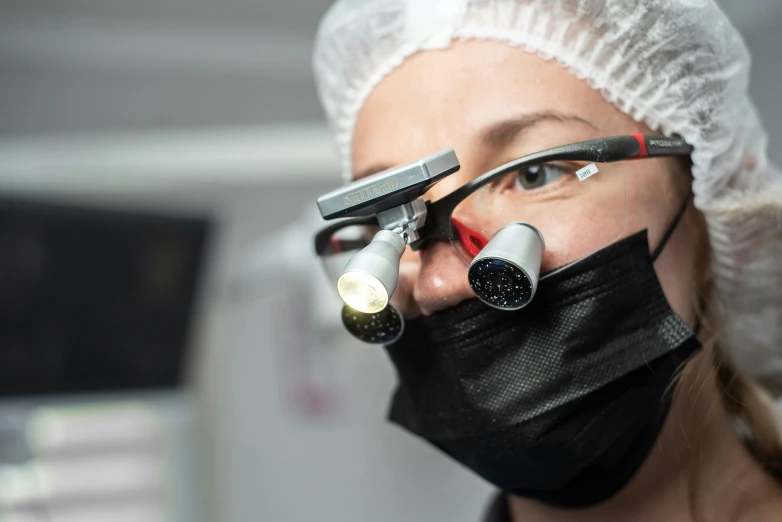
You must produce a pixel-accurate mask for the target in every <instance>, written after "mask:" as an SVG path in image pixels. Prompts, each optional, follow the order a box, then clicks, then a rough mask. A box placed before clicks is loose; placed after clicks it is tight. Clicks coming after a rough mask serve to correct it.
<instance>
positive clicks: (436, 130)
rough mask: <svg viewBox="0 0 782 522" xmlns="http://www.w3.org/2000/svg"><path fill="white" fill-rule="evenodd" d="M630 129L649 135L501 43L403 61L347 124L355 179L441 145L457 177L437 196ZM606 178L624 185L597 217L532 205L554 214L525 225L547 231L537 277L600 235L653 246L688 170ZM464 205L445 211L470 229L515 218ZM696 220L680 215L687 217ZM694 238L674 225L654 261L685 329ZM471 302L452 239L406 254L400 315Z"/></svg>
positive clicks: (669, 165)
mask: <svg viewBox="0 0 782 522" xmlns="http://www.w3.org/2000/svg"><path fill="white" fill-rule="evenodd" d="M634 133H651V131H650V129H648V128H647V127H646V126H645V125H643V124H641V123H638V122H636V121H634V120H633V119H632V118H630V117H629V116H627V115H625V114H623V113H622V112H620V111H619V110H617V109H616V108H615V107H614V106H613V105H611V104H610V103H608V102H607V101H605V100H604V99H603V97H602V96H601V95H600V94H599V93H598V92H596V91H594V90H593V89H592V88H590V87H589V86H588V85H587V83H586V82H584V81H582V80H579V79H577V78H576V77H575V76H573V75H572V74H571V73H570V72H568V71H567V70H566V69H564V68H562V67H559V66H558V65H557V64H556V63H555V62H553V61H545V60H542V59H541V58H539V57H537V56H535V55H533V54H529V53H526V52H524V51H522V50H520V49H517V48H514V47H511V46H508V45H505V44H502V43H498V42H488V41H483V42H478V41H467V42H457V43H455V44H454V45H453V46H452V47H451V48H450V49H447V50H443V51H425V52H420V53H418V54H416V55H414V56H412V57H410V58H408V59H407V60H406V61H405V62H404V63H403V64H402V65H401V66H400V67H398V68H396V69H395V70H394V71H393V72H392V73H391V74H389V75H388V76H387V77H386V78H385V79H384V80H383V81H382V82H381V83H380V84H379V85H378V86H377V87H376V88H375V89H374V91H373V92H372V94H371V95H370V96H369V98H368V99H367V101H366V103H365V105H364V107H363V108H362V110H361V112H360V114H359V116H358V120H357V122H356V130H355V135H354V140H353V158H352V159H353V167H354V176H356V177H362V176H364V175H369V173H372V172H377V171H379V170H384V169H386V168H389V167H392V166H396V165H400V164H403V163H406V162H409V161H413V160H416V159H419V158H421V157H423V156H427V155H429V154H431V153H433V152H436V151H438V150H441V149H444V148H449V147H450V148H453V149H454V150H455V151H456V153H457V155H458V157H459V161H460V163H461V170H460V171H459V172H458V173H456V174H453V175H451V176H449V177H447V178H446V179H445V180H443V181H441V182H440V183H438V184H437V185H435V186H434V187H433V188H432V189H430V191H429V192H427V194H426V198H427V199H431V200H437V199H439V198H441V197H442V196H444V195H446V194H448V193H449V192H451V191H453V190H454V189H455V188H457V187H459V186H460V185H462V184H464V183H465V182H466V181H468V180H469V179H472V178H474V177H476V176H477V175H479V174H482V173H483V172H486V171H488V170H490V169H492V168H494V167H497V166H499V165H502V164H503V163H506V162H508V161H511V160H513V159H516V158H518V157H521V156H524V155H526V154H530V153H533V152H537V151H541V150H545V149H548V148H551V147H555V146H558V145H564V144H567V143H573V142H578V141H584V140H588V139H593V138H599V137H605V136H614V135H622V134H634ZM604 170H605V172H604V174H603V177H604V179H605V180H606V181H604V182H602V183H604V185H603V187H606V188H605V190H606V191H608V190H609V189H610V190H616V188H617V187H621V189H622V191H621V193H622V197H621V198H613V199H609V200H607V201H611V202H610V203H606V204H603V205H602V206H599V207H598V209H599V211H597V212H596V209H595V208H594V207H592V206H590V205H588V204H587V203H583V204H581V203H579V202H580V201H582V200H580V199H576V198H573V199H571V200H570V203H568V204H567V205H560V206H556V205H548V206H546V205H541V206H540V208H544V209H549V208H551V209H556V212H554V211H549V212H538V213H537V214H536V216H535V217H534V219H535V220H540V223H542V224H543V226H544V227H545V228H546V230H545V231H544V237H546V236H549V237H546V252H545V255H544V259H543V266H542V267H541V271H546V270H549V269H552V268H555V267H557V266H561V265H562V264H564V263H566V262H568V261H570V260H572V259H571V257H573V255H574V253H578V257H580V256H582V255H586V254H588V253H591V252H594V251H596V250H598V249H600V248H602V247H604V246H606V244H607V240H606V238H607V237H608V238H610V241H608V242H611V241H613V240H615V239H618V237H617V235H616V234H615V233H614V232H613V231H614V230H621V231H622V236H626V235H628V234H629V233H633V232H637V231H639V230H642V229H644V228H646V229H648V230H649V243H650V246H651V248H652V249H654V248H655V247H656V246H657V244H658V243H659V242H660V240H661V238H662V235H663V234H664V231H665V229H666V227H667V226H668V225H669V223H670V222H671V220H672V219H673V217H674V215H675V214H676V212H677V210H678V209H679V207H680V205H681V204H682V202H683V201H684V198H685V197H686V194H687V191H688V190H689V178H688V175H687V173H686V172H685V171H683V170H682V169H680V168H678V163H676V162H674V161H671V160H663V159H645V160H641V161H635V162H625V163H622V164H621V165H620V164H611V165H606V166H605V168H604ZM568 183H572V185H571V186H570V188H568V190H570V191H575V190H579V187H582V188H583V187H584V186H585V185H582V186H579V185H578V183H579V182H578V181H577V180H575V181H574V178H573V177H570V178H569V180H568ZM594 186H597V185H592V187H594ZM610 187H613V188H610ZM532 190H538V192H528V193H527V194H532V195H533V197H536V198H538V200H540V201H544V200H546V199H547V196H546V192H541V191H545V190H547V187H541V188H540V189H532ZM574 193H575V192H574ZM548 199H554V198H551V197H549V198H548ZM574 202H576V203H574ZM469 203H470V204H467V203H465V204H464V205H460V206H459V207H458V208H457V212H456V213H455V214H454V217H456V218H458V219H459V220H460V221H462V222H463V223H465V224H467V225H468V226H470V225H471V224H473V223H481V220H486V219H490V218H492V219H497V218H498V217H497V215H498V214H499V216H500V217H501V216H503V215H504V214H503V212H506V213H508V219H507V220H508V221H513V220H519V219H520V216H519V215H518V214H517V213H516V212H521V210H518V211H517V210H513V209H510V210H507V209H506V210H503V211H502V212H499V211H498V209H496V208H483V207H481V203H480V199H479V198H475V199H474V200H470V202H469ZM693 213H694V210H693V209H688V214H690V215H691V214H693ZM457 214H458V215H457ZM540 214H550V215H540ZM533 224H535V225H536V226H537V222H533ZM471 228H472V227H471ZM698 234H699V231H698V228H697V226H696V225H695V224H694V221H693V220H691V219H683V220H682V222H681V223H680V224H679V226H678V228H677V230H676V232H675V233H674V235H673V236H672V237H671V239H670V241H669V242H668V244H667V245H666V247H665V250H664V251H663V253H662V255H661V256H660V257H659V258H658V260H657V262H656V263H655V268H656V270H657V274H658V277H659V279H660V282H661V284H662V287H663V290H664V292H665V295H666V297H667V298H668V301H669V303H670V304H671V306H672V307H673V309H674V311H675V312H676V313H678V314H679V315H680V316H682V317H683V318H684V319H685V321H687V322H688V323H689V324H692V323H693V322H694V321H693V315H694V313H693V309H692V296H693V294H694V291H695V286H694V285H695V277H694V276H695V269H696V266H695V265H696V248H695V245H696V244H697V242H698V239H699V238H698ZM552 235H553V236H555V239H554V240H553V241H552V240H551V236H552ZM487 239H489V238H487ZM472 297H474V293H473V292H472V290H471V288H470V286H469V284H468V281H467V264H466V263H465V261H464V258H463V256H460V255H459V253H458V251H457V250H456V249H454V248H453V247H452V246H451V245H450V244H449V243H445V242H432V243H431V244H429V245H428V246H427V248H426V251H425V252H424V253H423V254H419V253H415V252H412V251H411V250H410V249H409V248H408V251H407V252H406V253H405V255H404V256H403V258H402V264H401V270H400V278H399V286H398V288H397V291H396V294H395V295H394V300H393V301H394V304H395V305H396V306H397V308H399V309H400V311H401V312H402V313H403V314H404V315H405V316H408V317H413V316H416V315H420V314H425V315H427V314H432V313H434V312H436V311H438V310H442V309H445V308H449V307H452V306H454V305H456V304H458V303H459V302H461V301H463V300H465V299H469V298H472Z"/></svg>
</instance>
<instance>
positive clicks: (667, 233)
mask: <svg viewBox="0 0 782 522" xmlns="http://www.w3.org/2000/svg"><path fill="white" fill-rule="evenodd" d="M691 198H692V192H689V193H688V194H687V197H686V198H684V203H682V206H681V207H680V208H679V211H678V212H676V215H675V216H674V217H673V221H671V224H670V225H668V229H667V230H666V231H665V234H663V237H662V239H661V240H660V243H659V244H658V245H657V248H655V249H654V252H652V255H651V258H652V263H654V262H655V261H657V258H658V257H660V254H661V253H662V251H663V248H665V245H666V244H667V243H668V240H669V239H671V236H672V235H673V233H674V231H675V230H676V227H677V226H678V225H679V222H680V221H681V219H682V216H683V215H684V213H685V212H686V211H687V207H688V206H689V204H690V199H691ZM693 331H694V333H695V335H698V334H699V333H700V331H701V318H700V316H697V317H696V318H695V325H694V326H693Z"/></svg>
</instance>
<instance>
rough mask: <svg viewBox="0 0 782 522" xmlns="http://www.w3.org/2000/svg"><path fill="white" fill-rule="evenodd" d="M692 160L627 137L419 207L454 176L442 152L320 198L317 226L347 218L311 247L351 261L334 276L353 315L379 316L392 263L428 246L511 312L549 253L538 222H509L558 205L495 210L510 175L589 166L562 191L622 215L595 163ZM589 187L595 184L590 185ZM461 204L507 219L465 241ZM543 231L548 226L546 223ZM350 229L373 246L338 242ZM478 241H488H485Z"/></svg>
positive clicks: (392, 284)
mask: <svg viewBox="0 0 782 522" xmlns="http://www.w3.org/2000/svg"><path fill="white" fill-rule="evenodd" d="M691 152H692V147H691V146H690V145H688V144H687V143H686V142H685V141H684V140H682V139H680V138H678V137H665V136H645V135H640V134H634V135H626V136H614V137H607V138H599V139H594V140H588V141H584V142H579V143H573V144H569V145H564V146H560V147H555V148H552V149H548V150H545V151H541V152H537V153H534V154H530V155H527V156H524V157H522V158H520V159H517V160H514V161H511V162H509V163H506V164H504V165H501V166H499V167H497V168H495V169H493V170H491V171H489V172H486V173H485V174H482V175H480V176H477V177H475V178H473V179H471V180H470V181H468V182H466V183H465V184H464V185H462V186H460V187H459V188H457V189H455V190H454V191H452V192H450V193H449V194H447V195H445V196H444V197H442V198H440V199H438V200H436V201H424V199H423V198H422V196H423V195H424V194H425V193H426V191H427V190H429V189H430V188H431V187H432V186H433V185H435V184H436V183H437V182H439V181H441V180H442V179H443V178H445V177H446V176H448V175H450V174H452V173H454V172H457V171H458V170H459V168H460V165H459V161H458V159H457V157H456V154H455V153H454V151H453V150H451V149H446V150H443V151H440V152H438V153H436V154H433V155H431V156H428V157H426V158H423V159H421V160H419V161H416V162H413V163H409V164H407V165H403V166H401V167H397V168H393V169H390V170H387V171H384V172H381V173H378V174H375V175H373V176H369V177H367V178H364V179H361V180H358V181H355V182H353V183H350V184H348V185H345V186H343V187H340V188H338V189H336V190H334V191H332V192H330V193H328V194H325V195H324V196H321V197H320V198H318V207H319V209H320V212H321V215H322V216H323V218H324V219H327V220H332V219H336V218H345V219H342V220H339V221H337V222H335V223H334V224H331V225H329V226H327V227H326V228H324V229H323V230H322V231H321V232H319V233H318V234H317V236H316V238H315V248H316V251H317V253H318V255H319V256H320V257H321V258H322V259H325V258H329V259H339V258H340V257H339V256H340V255H346V256H347V255H349V256H350V257H349V259H345V260H343V261H342V264H341V265H340V267H339V269H338V270H341V274H340V276H339V278H338V280H337V281H336V282H337V290H338V292H339V294H340V296H341V297H342V300H343V301H344V302H345V303H346V304H347V305H348V306H349V307H350V308H351V309H353V310H356V311H358V312H360V313H365V314H378V313H380V312H382V311H383V310H386V308H387V307H388V304H389V302H390V300H391V297H392V296H393V294H394V291H395V290H396V287H397V280H398V274H399V263H400V260H401V257H402V255H403V253H404V250H405V248H406V246H408V245H409V246H410V247H411V248H412V249H413V250H419V249H420V248H422V247H423V245H424V244H425V243H426V242H428V241H430V240H442V241H450V242H451V243H458V244H459V245H461V246H460V248H461V249H462V250H463V251H465V255H464V259H465V261H466V262H467V264H468V265H469V267H468V272H467V273H468V281H469V284H470V286H471V288H472V289H473V291H474V292H475V294H476V295H477V296H478V297H479V298H480V299H481V300H482V301H483V302H485V303H486V304H488V305H490V306H492V307H494V308H498V309H503V310H517V309H520V308H523V307H525V306H527V305H528V304H529V303H530V302H531V301H532V299H533V297H534V295H535V292H536V290H537V287H538V280H539V278H540V270H541V264H542V261H543V255H544V252H545V248H546V247H545V241H544V235H546V234H547V233H548V232H547V230H542V229H541V228H540V226H538V221H534V220H533V222H532V223H530V222H529V220H528V219H526V218H524V217H522V220H519V219H518V218H516V219H513V216H514V215H520V216H523V215H526V216H534V217H535V219H538V220H540V219H542V218H541V217H540V216H551V215H554V216H556V215H557V214H558V211H560V210H561V209H560V208H559V207H557V206H556V205H557V203H556V202H555V203H550V202H547V201H548V200H546V199H545V198H538V199H535V198H533V197H530V198H528V199H525V200H524V201H523V203H519V204H517V203H516V201H515V200H514V201H511V202H510V203H508V202H506V203H505V204H502V205H498V204H497V198H501V197H505V196H504V195H505V194H510V193H511V192H508V191H503V190H495V188H494V185H495V184H497V183H498V182H501V181H502V180H503V179H505V178H506V177H507V175H509V174H512V173H514V172H524V173H525V174H526V176H527V177H526V178H523V177H522V178H520V179H521V182H523V183H528V184H530V186H531V187H532V188H535V187H536V186H535V185H534V183H536V182H537V181H539V180H541V179H543V180H546V179H549V178H551V179H553V178H556V177H557V176H561V174H559V173H558V172H559V171H557V170H556V169H557V168H558V167H557V166H556V165H557V163H558V162H560V163H561V162H584V163H589V162H593V163H592V164H590V165H587V167H585V168H582V169H581V170H579V171H578V172H576V173H575V174H577V179H578V181H584V180H585V179H586V178H587V177H590V176H594V177H592V178H591V180H590V182H589V183H586V184H583V185H581V184H579V185H572V188H570V189H567V190H570V194H577V196H571V197H579V198H582V200H581V201H580V202H583V200H584V198H589V197H592V196H594V197H595V201H593V203H595V204H596V205H597V207H596V208H602V209H610V208H619V207H620V206H622V205H624V199H623V198H624V185H623V176H608V175H606V176H605V177H603V175H602V174H599V175H595V174H596V173H598V172H599V169H598V167H597V166H595V165H594V163H612V162H617V161H623V160H632V159H642V158H647V157H665V156H689V155H690V154H691ZM601 168H602V167H601ZM582 171H583V172H582ZM541 176H543V177H541ZM595 179H598V180H599V181H593V180H595ZM612 180H615V181H617V182H616V183H614V182H613V181H612ZM516 193H518V194H524V193H532V192H531V191H530V190H528V189H527V187H522V189H521V192H518V191H517V192H516ZM525 197H526V196H525ZM492 198H494V199H492ZM597 198H602V199H600V200H598V199H597ZM549 199H551V198H549ZM598 201H600V202H605V201H610V202H616V203H617V204H616V205H614V207H612V206H611V205H610V204H602V206H601V205H600V204H598V203H596V202H598ZM465 202H466V203H465ZM465 204H468V206H469V212H465V213H464V214H469V215H472V216H475V219H476V220H478V221H480V220H481V219H484V218H485V219H489V216H492V217H495V218H496V216H498V215H499V214H497V213H496V212H494V213H493V209H494V210H496V211H497V212H499V211H500V210H502V211H503V212H506V215H507V216H509V219H508V220H507V221H505V222H504V223H502V224H500V226H497V227H496V228H492V227H486V228H484V229H482V230H477V231H475V232H476V233H475V234H472V233H471V229H470V228H469V223H467V224H466V225H468V226H464V225H462V224H461V223H460V222H458V221H457V220H456V219H455V217H454V216H455V214H454V211H455V210H456V211H457V213H456V215H459V210H461V209H462V207H460V205H465ZM567 204H570V206H569V207H567V206H565V207H564V208H566V209H567V208H573V207H578V206H579V205H573V204H572V202H570V201H566V202H565V203H564V204H563V205H567ZM536 205H537V207H536ZM544 205H547V206H545V207H544ZM580 206H582V207H583V206H584V205H580ZM538 209H540V211H537V210H538ZM622 210H623V207H622ZM517 212H522V213H521V214H516V213H517ZM620 221H622V222H623V220H620ZM544 224H547V222H545V221H544ZM351 227H353V228H355V227H359V228H361V229H362V230H363V231H364V232H365V234H364V235H365V236H366V234H370V232H371V234H370V235H371V236H373V237H372V239H371V240H369V239H368V237H369V236H367V237H365V238H359V237H340V236H339V233H340V231H346V230H349V229H351ZM483 234H485V236H486V237H488V238H490V239H489V240H488V241H487V240H486V239H485V238H484V235H483ZM614 238H615V235H613V236H610V237H607V238H606V241H608V242H610V241H612V240H613V239H614ZM346 245H347V246H349V247H350V248H347V247H346ZM576 258H578V257H576ZM390 308H393V307H390ZM346 313H347V312H346ZM343 315H344V314H343ZM348 316H349V318H350V320H351V321H353V322H352V323H350V325H348V322H346V326H348V328H349V330H351V331H354V330H355V331H358V329H362V330H363V329H367V330H368V329H370V326H369V323H366V324H364V323H360V320H359V319H356V317H358V316H354V315H350V314H348V315H346V316H345V317H348ZM377 317H379V316H377ZM384 317H385V316H384ZM343 320H344V317H343ZM355 321H359V322H355ZM394 321H396V319H393V320H391V319H389V320H388V321H385V322H384V324H385V325H386V327H387V328H388V332H389V333H388V335H390V333H392V332H398V331H400V330H401V328H397V327H396V326H395V325H396V323H395V322H394ZM343 322H344V321H343ZM373 339H376V341H368V342H382V340H381V339H379V338H376V337H373ZM386 340H388V337H387V336H386Z"/></svg>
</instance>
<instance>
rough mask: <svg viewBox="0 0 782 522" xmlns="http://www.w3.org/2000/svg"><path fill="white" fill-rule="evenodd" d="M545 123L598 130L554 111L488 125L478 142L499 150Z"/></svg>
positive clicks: (381, 167) (375, 167)
mask: <svg viewBox="0 0 782 522" xmlns="http://www.w3.org/2000/svg"><path fill="white" fill-rule="evenodd" d="M546 121H555V122H576V123H581V124H584V125H587V126H589V127H591V128H592V129H594V130H598V128H597V127H596V126H595V125H593V124H592V123H590V122H589V121H587V120H585V119H584V118H581V117H579V116H576V115H575V114H563V113H560V112H556V111H544V112H531V113H527V114H522V115H520V116H516V117H514V118H511V119H508V120H502V121H500V122H497V123H492V124H490V125H488V126H487V127H486V128H485V129H483V130H482V131H481V132H480V133H479V135H480V141H481V142H482V143H483V144H484V145H486V146H487V147H489V148H492V149H501V148H503V147H506V146H507V145H509V144H510V143H511V142H512V141H513V140H514V139H516V137H517V136H518V135H519V134H520V133H522V132H524V131H526V130H528V129H529V128H530V127H533V126H535V125H537V124H539V123H542V122H546ZM393 167H394V165H383V164H380V165H372V166H370V167H368V168H366V169H363V170H361V171H360V172H358V173H357V174H356V175H355V176H353V180H354V181H355V180H358V179H361V178H365V177H367V176H372V175H373V174H377V173H378V172H383V171H384V170H388V169H390V168H393Z"/></svg>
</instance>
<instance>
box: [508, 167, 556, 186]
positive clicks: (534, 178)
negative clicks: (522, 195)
mask: <svg viewBox="0 0 782 522" xmlns="http://www.w3.org/2000/svg"><path fill="white" fill-rule="evenodd" d="M565 174H567V171H565V170H564V169H562V168H560V167H557V166H556V165H532V166H529V167H524V168H522V169H521V170H519V171H518V173H517V174H516V187H517V188H519V189H521V190H534V189H537V188H541V187H543V186H546V185H548V184H549V183H553V182H555V181H557V180H558V179H559V178H561V177H562V176H563V175H565Z"/></svg>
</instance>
